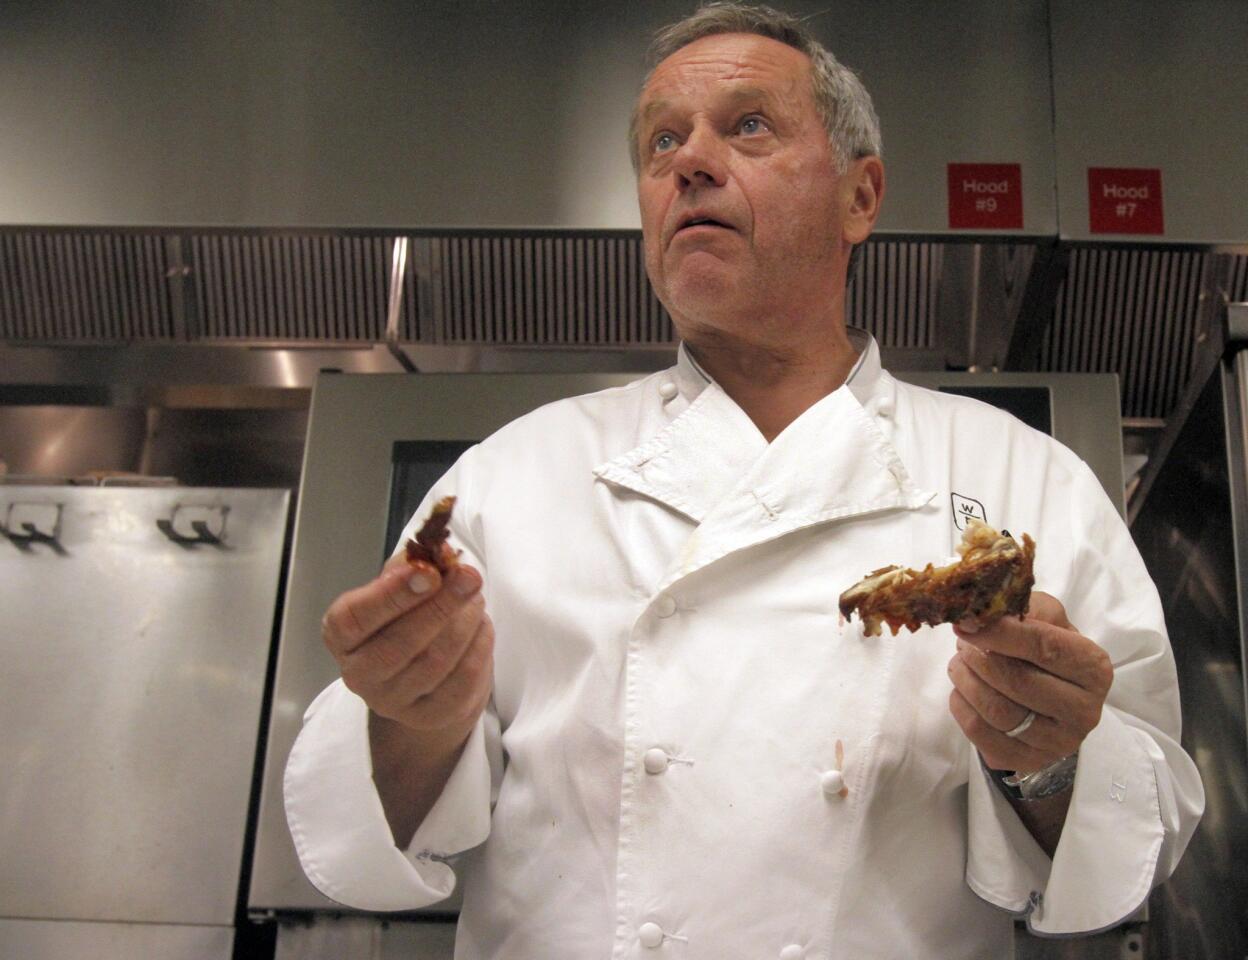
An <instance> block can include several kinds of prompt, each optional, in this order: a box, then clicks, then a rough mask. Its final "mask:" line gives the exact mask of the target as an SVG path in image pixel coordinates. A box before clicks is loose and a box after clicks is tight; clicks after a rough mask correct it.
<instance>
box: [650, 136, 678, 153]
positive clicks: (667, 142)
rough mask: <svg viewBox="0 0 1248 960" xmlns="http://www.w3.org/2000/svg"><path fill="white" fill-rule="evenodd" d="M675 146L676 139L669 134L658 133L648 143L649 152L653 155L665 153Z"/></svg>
mask: <svg viewBox="0 0 1248 960" xmlns="http://www.w3.org/2000/svg"><path fill="white" fill-rule="evenodd" d="M674 146H676V138H675V137H673V136H672V135H671V134H670V133H660V134H659V135H658V136H656V137H655V138H654V139H653V140H651V141H650V150H651V152H653V153H666V152H667V151H668V150H671V149H672V147H674Z"/></svg>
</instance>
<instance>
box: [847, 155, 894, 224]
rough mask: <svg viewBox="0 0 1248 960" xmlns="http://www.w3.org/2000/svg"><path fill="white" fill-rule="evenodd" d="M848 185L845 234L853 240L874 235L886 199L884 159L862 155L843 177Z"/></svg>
mask: <svg viewBox="0 0 1248 960" xmlns="http://www.w3.org/2000/svg"><path fill="white" fill-rule="evenodd" d="M841 183H842V184H843V185H844V187H845V206H844V207H843V209H844V211H845V215H844V217H843V219H842V221H841V235H842V238H843V239H844V240H845V241H846V242H847V243H851V244H859V243H862V242H863V241H864V240H866V239H867V237H869V236H871V231H872V230H873V229H874V228H875V221H876V220H877V219H878V218H879V216H880V204H881V203H882V202H883V200H884V162H883V161H882V160H881V159H880V158H879V157H859V158H858V159H857V160H855V161H854V162H853V163H851V164H850V165H849V169H848V170H846V171H845V176H843V177H842V178H841Z"/></svg>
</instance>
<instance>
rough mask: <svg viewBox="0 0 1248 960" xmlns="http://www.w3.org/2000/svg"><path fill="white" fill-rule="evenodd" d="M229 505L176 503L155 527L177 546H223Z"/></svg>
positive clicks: (187, 547)
mask: <svg viewBox="0 0 1248 960" xmlns="http://www.w3.org/2000/svg"><path fill="white" fill-rule="evenodd" d="M229 512H230V508H229V507H208V506H192V505H189V504H178V505H177V506H175V507H174V508H173V513H172V514H171V515H170V516H169V517H168V518H167V519H161V520H157V521H156V529H158V530H159V531H160V532H161V533H163V534H164V535H165V536H166V537H168V538H169V539H170V540H171V541H172V542H173V543H176V544H177V545H178V546H179V547H184V548H186V549H188V550H189V549H191V548H193V547H197V546H211V547H221V548H224V547H225V521H226V518H227V517H228V516H229Z"/></svg>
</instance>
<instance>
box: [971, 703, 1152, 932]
mask: <svg viewBox="0 0 1248 960" xmlns="http://www.w3.org/2000/svg"><path fill="white" fill-rule="evenodd" d="M1145 736H1146V734H1144V733H1143V732H1142V731H1139V730H1135V729H1133V728H1131V727H1130V726H1128V725H1127V724H1126V723H1124V722H1123V721H1122V719H1121V718H1120V717H1119V716H1118V715H1117V714H1116V713H1115V712H1114V711H1113V710H1112V709H1110V708H1106V709H1105V710H1104V711H1103V712H1102V714H1101V722H1100V723H1099V724H1098V725H1097V727H1096V729H1094V730H1093V731H1092V732H1091V733H1090V734H1089V735H1088V737H1087V738H1086V739H1085V740H1084V742H1083V745H1082V746H1081V747H1080V749H1079V766H1078V768H1077V770H1076V774H1075V784H1074V788H1073V789H1074V793H1073V795H1072V796H1071V802H1070V809H1069V810H1068V812H1067V814H1066V822H1065V824H1064V826H1063V827H1062V836H1061V839H1060V840H1059V842H1058V846H1057V850H1056V851H1055V853H1054V856H1053V859H1052V861H1050V860H1049V859H1048V857H1047V856H1045V854H1044V852H1043V851H1042V850H1041V849H1040V847H1039V845H1038V844H1037V843H1036V842H1035V840H1034V839H1033V838H1032V836H1031V834H1029V833H1028V832H1027V829H1026V828H1025V827H1024V826H1023V825H1022V822H1021V821H1020V820H1019V819H1018V816H1017V815H1016V814H1015V813H1014V810H1013V808H1012V807H1011V806H1010V803H1009V801H1008V800H1006V799H1005V797H1004V796H1002V794H1001V792H1000V791H999V790H998V789H997V788H996V786H995V785H994V784H993V783H992V782H991V781H990V780H989V775H988V774H987V772H986V771H983V770H982V769H977V770H973V771H972V773H971V776H970V794H969V831H970V839H969V844H968V857H967V867H966V882H967V884H968V885H969V886H970V888H971V889H972V890H973V891H975V893H976V894H978V895H979V896H980V897H982V898H983V899H985V900H987V901H988V902H989V903H993V904H995V905H997V906H999V907H1002V908H1003V909H1005V910H1009V911H1010V912H1012V913H1016V914H1026V915H1027V926H1028V929H1030V930H1031V932H1032V933H1035V934H1038V935H1040V936H1064V935H1074V934H1084V933H1092V932H1095V931H1098V930H1104V929H1107V928H1109V927H1113V926H1115V925H1117V924H1119V923H1121V922H1122V921H1123V920H1125V919H1127V918H1128V917H1130V916H1131V914H1133V913H1134V912H1135V911H1136V910H1138V909H1139V907H1140V906H1141V905H1142V904H1143V903H1144V901H1145V899H1146V898H1147V897H1148V894H1149V891H1150V890H1151V889H1152V886H1153V883H1154V878H1155V877H1156V873H1157V858H1158V856H1159V854H1160V852H1161V846H1162V840H1163V839H1164V835H1165V830H1164V827H1163V824H1162V817H1161V810H1160V806H1159V800H1158V788H1157V777H1156V773H1155V771H1154V768H1153V760H1152V758H1151V756H1150V753H1149V750H1148V749H1147V746H1146V745H1145V744H1144V743H1143V741H1142V738H1144V737H1145ZM972 754H973V751H972ZM978 766H979V765H978V762H977V758H976V767H977V768H978Z"/></svg>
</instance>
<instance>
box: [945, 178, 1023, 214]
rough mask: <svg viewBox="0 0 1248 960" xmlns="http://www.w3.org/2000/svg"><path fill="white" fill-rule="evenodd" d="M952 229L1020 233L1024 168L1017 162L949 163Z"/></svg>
mask: <svg viewBox="0 0 1248 960" xmlns="http://www.w3.org/2000/svg"><path fill="white" fill-rule="evenodd" d="M949 228H950V229H951V230H1021V229H1022V228H1023V168H1022V167H1021V166H1019V165H1018V164H1017V163H951V164H949Z"/></svg>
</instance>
